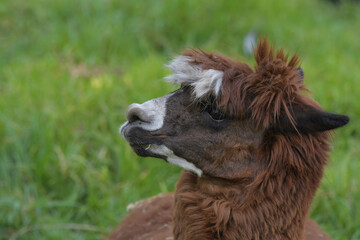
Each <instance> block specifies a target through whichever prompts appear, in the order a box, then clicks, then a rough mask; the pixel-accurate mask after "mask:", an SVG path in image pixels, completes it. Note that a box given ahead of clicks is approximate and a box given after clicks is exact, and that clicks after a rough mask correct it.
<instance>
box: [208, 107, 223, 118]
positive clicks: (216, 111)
mask: <svg viewBox="0 0 360 240" xmlns="http://www.w3.org/2000/svg"><path fill="white" fill-rule="evenodd" d="M206 112H207V113H208V114H209V115H210V117H211V118H212V119H213V120H215V121H222V120H224V119H225V114H224V113H223V112H221V111H220V110H219V109H217V108H210V109H207V111H206Z"/></svg>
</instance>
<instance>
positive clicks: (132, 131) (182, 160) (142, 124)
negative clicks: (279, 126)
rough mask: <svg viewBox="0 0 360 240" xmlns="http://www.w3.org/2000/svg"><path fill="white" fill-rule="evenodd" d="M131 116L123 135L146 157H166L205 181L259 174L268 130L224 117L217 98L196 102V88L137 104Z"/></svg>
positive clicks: (130, 110) (250, 123) (133, 106)
mask: <svg viewBox="0 0 360 240" xmlns="http://www.w3.org/2000/svg"><path fill="white" fill-rule="evenodd" d="M126 116H127V119H128V122H126V123H125V124H124V125H123V126H122V127H121V130H120V132H121V134H122V135H123V137H124V138H125V139H126V140H127V141H128V142H129V143H130V145H131V147H132V148H133V150H134V151H135V152H136V153H137V154H139V155H140V156H152V157H158V158H162V159H164V160H166V161H167V162H169V163H172V164H175V165H178V166H180V167H183V168H184V169H187V170H190V171H192V172H194V173H196V174H197V175H199V176H201V175H202V174H206V175H209V176H216V177H223V178H234V177H241V176H245V175H246V177H250V176H248V175H249V174H250V175H251V173H252V172H253V167H254V165H255V164H256V152H257V151H258V148H259V145H260V143H261V140H262V136H263V131H262V130H259V129H256V128H255V126H254V124H253V123H252V122H251V121H248V120H239V119H233V118H230V117H227V116H226V115H225V114H224V113H221V112H219V109H217V108H216V105H213V100H212V99H211V98H210V99H204V100H203V101H201V102H196V103H194V101H193V98H192V89H191V88H187V87H182V88H180V89H179V90H177V91H175V92H173V93H171V94H169V95H167V96H164V97H162V98H157V99H154V100H151V101H148V102H145V103H143V104H132V105H130V106H129V108H128V110H127V115H126Z"/></svg>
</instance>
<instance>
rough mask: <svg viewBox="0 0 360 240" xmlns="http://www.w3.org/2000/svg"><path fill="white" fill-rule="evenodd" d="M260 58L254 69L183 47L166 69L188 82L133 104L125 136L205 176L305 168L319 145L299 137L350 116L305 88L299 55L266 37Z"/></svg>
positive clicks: (140, 149)
mask: <svg viewBox="0 0 360 240" xmlns="http://www.w3.org/2000/svg"><path fill="white" fill-rule="evenodd" d="M255 58H256V62H257V65H256V66H255V70H253V69H251V68H250V66H248V65H247V64H245V63H241V62H237V61H234V60H231V59H229V58H227V57H225V56H222V55H220V54H212V53H210V54H209V53H205V52H202V51H196V50H190V51H186V52H184V53H183V56H180V57H177V58H175V59H174V60H173V61H172V62H171V63H170V64H169V65H168V67H169V68H170V70H171V71H172V72H173V74H172V75H170V76H168V77H167V79H168V80H169V81H170V82H173V83H175V84H181V88H180V89H179V90H177V91H175V92H173V93H171V94H169V95H166V96H164V97H161V98H157V99H153V100H150V101H148V102H145V103H143V104H132V105H130V106H129V108H128V110H127V114H126V117H127V120H128V122H126V123H125V124H124V125H123V126H122V127H121V129H120V132H121V134H122V136H123V137H124V138H125V139H126V140H127V141H128V142H129V143H130V145H131V147H132V148H133V149H134V151H135V152H136V153H137V154H138V155H140V156H152V157H157V158H162V159H164V160H166V161H167V162H169V163H172V164H175V165H178V166H181V167H183V168H184V169H187V170H190V171H192V172H194V173H196V174H197V175H199V176H201V175H202V174H206V175H208V176H211V177H220V178H225V179H244V178H249V179H251V178H254V176H256V175H257V174H259V171H264V169H266V168H271V169H273V170H272V171H274V174H276V172H279V171H285V170H286V169H287V168H289V169H290V168H291V169H292V170H291V171H293V170H294V169H296V170H298V171H302V169H301V168H303V167H304V166H305V165H306V164H302V161H303V160H302V159H301V158H305V157H304V156H305V155H304V154H303V153H304V151H305V150H304V149H305V148H306V149H313V148H314V146H312V145H311V144H312V143H311V141H309V144H308V145H311V146H305V148H303V149H300V150H299V149H296V148H297V147H304V146H300V145H299V143H304V139H305V138H306V139H307V138H308V136H309V135H314V136H316V135H317V134H319V133H320V132H324V131H328V130H331V129H334V128H337V127H341V126H343V125H345V124H346V123H347V122H348V121H349V118H348V117H347V116H344V115H339V114H332V113H328V112H325V111H322V110H321V107H320V105H319V104H318V103H316V102H315V101H314V100H312V99H311V98H309V97H308V96H306V95H304V94H303V92H304V91H306V90H307V89H306V88H305V86H304V85H303V78H304V73H303V72H302V70H301V68H299V67H298V63H299V61H298V57H297V56H294V57H292V58H291V59H290V60H289V61H288V57H287V55H285V54H284V52H283V51H282V50H279V51H277V52H276V53H275V54H274V50H273V49H272V48H271V47H270V46H269V45H268V43H267V42H266V41H263V42H260V43H259V44H258V47H257V50H256V53H255ZM285 136H286V138H288V139H292V141H289V140H283V139H285V138H284V137H285ZM292 136H300V138H299V139H300V140H299V141H298V142H296V141H295V140H294V139H297V138H295V137H294V138H293V137H292ZM306 151H307V150H306ZM309 151H310V150H309ZM281 154H284V155H281ZM260 155H261V156H260ZM295 155H299V156H298V157H299V159H300V160H299V162H300V164H298V163H299V162H296V161H293V157H291V156H295ZM259 159H262V161H260V160H259ZM271 164H272V166H273V167H271ZM309 166H310V165H309ZM274 167H276V168H277V169H275V168H274Z"/></svg>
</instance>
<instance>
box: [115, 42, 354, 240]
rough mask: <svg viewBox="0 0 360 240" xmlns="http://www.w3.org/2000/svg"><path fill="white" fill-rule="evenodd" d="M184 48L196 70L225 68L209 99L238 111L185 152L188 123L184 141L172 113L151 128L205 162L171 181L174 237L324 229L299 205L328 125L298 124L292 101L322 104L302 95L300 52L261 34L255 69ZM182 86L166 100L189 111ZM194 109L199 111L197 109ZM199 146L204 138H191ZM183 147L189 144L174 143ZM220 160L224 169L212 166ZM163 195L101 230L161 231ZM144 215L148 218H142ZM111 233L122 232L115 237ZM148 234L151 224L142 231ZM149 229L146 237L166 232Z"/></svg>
mask: <svg viewBox="0 0 360 240" xmlns="http://www.w3.org/2000/svg"><path fill="white" fill-rule="evenodd" d="M183 55H185V56H189V57H191V58H192V59H193V62H192V63H193V64H197V65H201V67H202V69H204V70H205V69H215V70H220V71H223V72H224V75H223V82H222V90H221V94H220V95H219V96H217V99H216V101H217V105H218V107H219V108H220V109H221V110H222V111H223V112H224V113H225V114H226V116H228V117H229V118H230V119H232V120H234V119H235V120H236V121H233V122H231V123H229V124H228V125H227V127H228V128H226V127H223V132H222V133H224V135H226V137H224V139H222V141H220V143H218V142H217V141H216V139H213V138H211V137H216V136H217V135H216V134H219V133H217V132H214V131H207V134H208V133H211V136H208V140H209V139H210V138H211V142H212V143H213V145H211V146H210V147H209V148H208V149H209V150H206V151H210V152H208V153H207V154H204V153H203V152H204V151H203V149H201V153H200V151H199V152H198V155H196V154H194V153H193V152H191V151H192V150H193V148H195V149H196V146H194V144H192V143H191V140H192V139H193V138H195V136H192V135H191V134H197V131H198V130H197V129H195V128H194V129H193V131H192V132H191V133H186V134H188V135H186V137H187V138H186V137H185V139H188V141H189V142H187V141H179V140H178V139H176V140H177V141H174V143H172V140H171V139H172V138H171V137H172V136H176V137H179V136H180V135H179V132H178V129H180V128H181V127H182V126H181V125H179V126H178V125H176V122H175V120H173V119H170V120H168V121H169V122H170V123H172V124H169V126H165V127H164V128H162V129H160V130H159V131H157V134H158V135H159V133H161V136H165V134H164V133H165V132H166V131H167V128H169V129H171V130H172V135H171V137H170V138H166V143H167V146H169V147H170V148H171V149H172V150H173V151H174V152H175V154H177V155H178V156H180V157H183V158H185V159H187V160H188V161H191V162H192V163H194V164H195V165H196V166H197V167H200V168H201V169H202V170H203V171H204V175H203V176H202V177H198V176H196V175H195V174H193V173H191V172H188V171H184V172H183V174H182V175H181V177H180V179H179V181H178V184H177V187H176V193H175V205H174V215H173V234H174V235H173V236H174V239H176V240H188V239H228V240H230V239H234V240H235V239H245V240H246V239H248V240H250V239H254V240H260V239H300V240H301V239H305V237H306V239H311V240H315V239H328V237H327V235H326V234H325V233H323V232H321V231H320V229H319V227H318V226H317V225H316V223H314V222H313V221H309V220H307V215H308V212H309V208H310V205H311V201H312V199H313V197H314V194H315V192H316V189H317V188H318V186H319V184H320V180H321V178H322V175H323V171H324V166H325V165H326V162H327V158H328V154H327V153H328V152H329V150H330V148H329V141H330V133H329V132H328V131H324V130H319V131H313V132H307V131H303V130H301V129H298V125H297V124H298V122H297V121H296V118H297V116H296V114H295V110H294V109H300V112H302V111H303V109H308V108H311V109H315V110H316V111H317V110H320V109H321V108H320V105H319V104H318V103H316V102H315V101H314V100H312V99H311V98H309V97H307V96H306V95H304V92H306V91H308V90H307V89H306V88H305V87H304V85H303V81H302V79H301V78H302V76H300V75H299V72H298V71H297V70H296V68H297V67H298V65H299V58H298V57H297V56H296V55H295V56H293V57H291V58H290V60H289V58H288V56H287V55H285V54H284V52H283V51H282V50H279V51H275V50H274V49H273V48H272V47H270V45H269V44H268V42H267V41H266V40H263V41H259V44H258V46H257V49H256V53H255V59H256V63H257V64H256V66H255V70H252V69H251V68H250V67H249V66H248V65H247V64H245V63H240V62H236V61H234V60H231V59H229V58H227V57H225V56H222V55H220V54H216V53H205V52H202V51H197V50H189V51H185V52H184V53H183ZM186 91H187V87H186V86H183V91H182V92H179V93H176V94H174V95H173V99H170V100H169V103H168V104H170V106H179V107H180V108H181V107H182V108H184V109H186V111H190V110H188V108H187V107H186V106H187V104H183V102H182V101H184V100H181V99H184V96H187V95H186V94H187V92H186ZM177 97H178V98H179V99H180V100H179V99H177ZM199 101H202V99H200V100H199ZM176 104H178V105H176ZM173 112H176V109H170V110H168V112H167V114H169V115H171V114H172V115H174V116H177V117H175V119H178V121H183V122H185V120H184V118H186V115H184V114H183V116H182V117H180V116H179V115H176V114H174V113H173ZM184 112H185V110H184ZM186 114H189V113H188V112H187V113H186ZM196 116H197V117H198V118H199V119H201V117H202V116H203V115H201V114H200V115H196ZM179 119H180V120H179ZM283 119H287V120H288V122H289V124H290V125H292V126H293V129H294V131H281V130H279V128H281V127H282V126H281V125H283V124H281V121H283ZM238 120H241V121H238ZM192 121H196V118H194V120H192ZM234 122H235V123H234ZM344 122H345V124H346V122H347V121H346V120H345V121H344ZM188 124H190V125H191V124H192V122H190V123H188ZM342 125H344V124H339V125H338V126H342ZM229 126H230V127H229ZM231 126H236V128H237V129H234V130H233V133H230V132H229V131H230V130H229V129H231ZM338 126H337V127H338ZM199 129H200V128H199ZM232 129H233V128H232ZM239 129H240V130H239ZM329 129H331V128H329ZM298 130H299V131H298ZM200 131H201V130H200ZM239 131H240V132H241V133H239ZM134 132H135V130H134ZM244 132H245V133H246V134H244ZM237 134H239V135H237ZM241 134H242V135H241ZM140 135H141V134H139V136H140ZM204 136H205V137H206V136H207V135H204ZM237 136H239V139H237ZM249 136H251V137H249ZM240 137H242V139H240ZM164 139H165V138H164ZM180 140H183V139H180ZM232 141H237V144H239V145H237V144H235V143H234V142H232ZM247 141H250V142H247ZM259 142H260V143H259ZM172 144H173V145H172ZM184 144H185V145H184ZM216 144H220V145H221V144H222V145H221V146H222V147H223V148H222V150H219V151H217V152H216V151H215V150H214V151H215V152H214V153H213V152H211V151H212V148H213V149H214V148H215V145H216ZM229 144H230V145H231V147H229V146H228V145H229ZM199 146H207V145H200V143H199ZM216 147H217V148H218V147H219V146H218V145H216ZM183 149H185V150H183ZM186 149H188V150H186ZM182 150H183V151H187V152H186V153H185V152H184V153H182V152H181V151H182ZM186 154H187V155H186ZM211 154H214V155H211ZM215 154H217V155H215ZM186 156H189V157H188V158H186ZM214 156H217V157H214ZM210 159H211V160H210ZM213 159H216V161H213ZM254 166H255V167H254ZM219 170H221V171H222V172H224V171H227V172H226V173H219ZM234 171H236V172H234ZM164 199H165V198H164ZM164 199H162V200H160V199H158V200H157V202H156V206H157V207H155V206H154V205H151V206H150V205H149V206H148V208H146V207H145V208H142V209H145V211H148V210H147V209H152V210H151V211H150V212H149V214H144V212H139V211H140V210H136V211H134V212H133V213H132V215H130V217H128V218H126V220H125V221H124V223H123V225H122V226H121V227H120V228H119V229H117V230H116V234H115V233H114V234H112V235H111V236H110V237H109V239H111V240H114V239H143V238H141V237H139V236H143V235H141V234H142V233H141V232H144V234H147V233H148V232H147V231H152V232H151V234H153V233H154V229H155V232H156V234H160V233H161V231H160V230H156V229H158V226H161V224H164V222H169V219H168V217H169V215H168V214H171V213H172V207H170V206H169V205H166V206H167V210H168V211H166V213H164V211H162V210H161V208H162V206H163V205H164V202H162V201H164ZM152 204H155V201H154V202H153V203H152ZM158 204H159V205H158ZM171 206H172V205H171ZM141 211H143V210H141ZM160 212H161V215H159V214H160ZM165 214H166V215H165ZM150 215H152V216H150ZM149 216H150V217H149ZM161 216H163V217H164V218H162V217H161ZM144 218H146V220H145V219H144ZM158 219H159V220H158ZM165 219H166V220H165ZM163 220H164V222H163ZM147 221H149V222H148V223H149V226H150V225H151V226H152V227H151V228H146V227H144V228H142V226H144V225H146V224H147ZM153 221H155V223H153ZM131 224H135V225H136V227H134V229H137V230H136V232H138V233H139V235H137V236H138V237H134V236H135V235H131V233H130V231H131V230H129V229H130V228H132V227H131V226H135V225H131ZM305 228H307V229H306V231H305ZM140 229H143V230H140ZM168 230H169V229H167V230H166V231H168ZM119 234H120V235H121V234H122V235H124V236H125V234H128V235H126V236H127V238H124V237H123V238H120V237H119ZM151 234H150V232H149V235H147V236H151ZM131 236H132V237H133V238H130V237H131ZM152 236H153V237H152V238H148V239H164V238H157V237H155V235H152ZM161 236H163V235H161Z"/></svg>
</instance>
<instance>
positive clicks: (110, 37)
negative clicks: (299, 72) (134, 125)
mask: <svg viewBox="0 0 360 240" xmlns="http://www.w3.org/2000/svg"><path fill="white" fill-rule="evenodd" d="M253 28H254V29H257V31H258V32H259V34H260V36H266V37H267V38H268V39H269V40H270V42H272V43H275V44H276V45H277V46H281V47H283V48H285V49H286V50H288V51H289V52H290V53H298V54H300V55H301V56H302V68H303V69H304V72H305V83H306V84H307V86H308V87H309V88H310V89H311V91H312V92H313V93H312V96H313V97H314V98H315V99H316V100H317V101H318V102H320V103H321V104H322V105H323V106H324V108H325V109H327V110H329V111H333V112H338V113H343V114H347V115H349V116H350V117H351V122H350V124H349V125H347V126H346V127H344V128H342V129H339V130H338V131H337V133H336V134H335V135H334V144H333V153H332V154H331V159H330V162H329V165H328V166H327V170H326V173H325V176H324V178H323V181H322V185H321V188H320V189H319V191H318V192H317V195H316V198H315V200H314V202H313V205H312V210H311V217H312V218H314V219H316V220H317V221H318V222H319V223H320V225H321V226H322V228H323V229H324V230H326V231H327V232H328V233H329V235H330V236H331V237H332V238H334V239H344V240H348V239H352V240H355V239H360V147H359V146H360V120H359V118H360V107H359V101H360V67H359V62H360V42H359V39H360V38H359V37H360V35H359V34H360V5H356V4H354V3H345V4H340V5H336V6H334V5H332V4H329V3H328V2H326V1H325V0H323V1H320V0H317V1H314V0H299V1H294V0H280V1H268V0H263V1H237V0H226V1H203V0H201V1H191V0H188V1H184V0H178V1H175V0H168V1H165V0H164V1H140V0H139V1H135V0H134V1H125V0H92V1H89V0H73V1H69V0H51V1H50V0H49V1H46V0H2V1H1V2H0V239H12V240H14V239H36V240H41V239H101V238H102V237H104V236H106V234H107V233H108V232H109V231H110V230H111V229H112V228H114V227H115V226H116V225H117V223H119V222H120V220H121V218H122V217H123V215H124V214H125V208H126V206H127V204H129V203H131V202H134V201H136V200H139V199H142V198H145V197H149V196H152V195H155V194H157V193H159V192H168V191H173V190H174V185H175V183H176V181H177V178H178V176H179V173H180V171H181V169H179V168H178V167H175V166H171V165H169V164H166V163H165V162H164V161H162V160H157V159H150V158H147V159H141V158H140V157H138V156H136V155H135V154H134V153H133V152H132V151H131V149H130V147H129V146H128V145H127V143H126V142H125V141H124V140H123V139H122V138H121V136H120V135H119V134H118V128H119V126H120V125H121V124H122V123H123V122H124V121H125V117H124V112H125V109H126V107H127V106H128V105H129V104H130V103H133V102H143V101H145V100H148V99H150V98H153V97H158V96H162V95H164V94H165V93H167V92H169V91H171V90H174V89H175V87H174V86H171V85H170V84H168V83H165V82H164V81H163V80H162V78H163V77H164V76H166V75H167V74H169V72H168V70H166V69H165V68H164V64H165V63H166V62H168V61H169V60H170V59H171V58H172V57H173V56H175V55H176V54H178V53H179V52H181V51H182V50H184V49H186V48H188V47H195V48H201V49H204V50H207V51H218V52H222V53H224V54H226V55H229V56H231V57H233V58H237V59H239V60H242V61H245V62H247V63H249V64H251V65H253V64H254V60H253V58H252V57H242V55H243V53H242V44H243V39H244V36H245V35H246V33H247V32H248V31H250V30H251V29H253Z"/></svg>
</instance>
